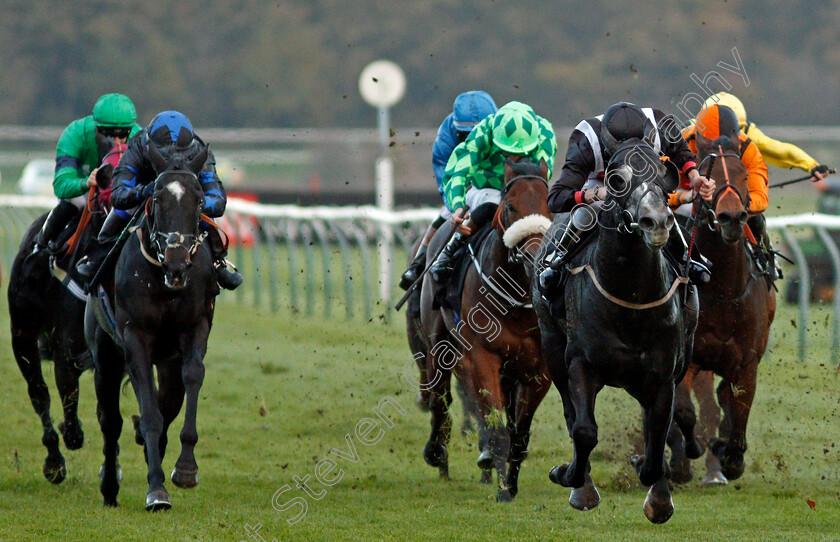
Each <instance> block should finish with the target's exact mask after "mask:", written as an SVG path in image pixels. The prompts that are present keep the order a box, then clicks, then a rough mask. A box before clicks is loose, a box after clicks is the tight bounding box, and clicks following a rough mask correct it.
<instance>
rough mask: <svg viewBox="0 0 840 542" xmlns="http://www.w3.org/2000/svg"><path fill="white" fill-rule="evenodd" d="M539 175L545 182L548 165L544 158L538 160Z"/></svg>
mask: <svg viewBox="0 0 840 542" xmlns="http://www.w3.org/2000/svg"><path fill="white" fill-rule="evenodd" d="M540 175H541V176H542V178H543V179H545V180H546V181H547V180H548V163H547V162H546V161H545V158H540Z"/></svg>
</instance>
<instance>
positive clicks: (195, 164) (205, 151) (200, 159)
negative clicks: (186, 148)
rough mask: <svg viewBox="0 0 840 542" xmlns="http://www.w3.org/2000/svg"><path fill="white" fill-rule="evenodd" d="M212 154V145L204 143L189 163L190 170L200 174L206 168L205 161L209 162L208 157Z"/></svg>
mask: <svg viewBox="0 0 840 542" xmlns="http://www.w3.org/2000/svg"><path fill="white" fill-rule="evenodd" d="M209 154H210V145H204V146H203V147H202V148H201V150H200V151H199V152H198V154H196V155H195V156H194V157H193V159H192V160H190V163H189V164H188V165H187V167H188V168H189V170H190V171H192V172H193V173H195V174H196V175H198V174H199V173H200V172H201V170H202V169H204V163H205V162H207V157H208V156H209Z"/></svg>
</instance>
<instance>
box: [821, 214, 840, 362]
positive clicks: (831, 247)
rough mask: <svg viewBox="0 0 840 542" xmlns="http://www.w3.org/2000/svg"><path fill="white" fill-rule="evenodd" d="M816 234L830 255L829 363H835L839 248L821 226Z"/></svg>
mask: <svg viewBox="0 0 840 542" xmlns="http://www.w3.org/2000/svg"><path fill="white" fill-rule="evenodd" d="M817 235H819V236H820V239H822V242H823V244H825V248H827V249H828V254H829V255H830V256H831V267H832V270H833V272H834V293H833V295H832V302H831V305H832V307H833V310H834V329H833V330H832V335H831V363H833V364H834V365H837V363H838V361H839V360H840V250H838V249H837V245H836V244H835V243H834V239H832V238H831V235H829V234H828V232H827V231H826V230H825V228H823V227H821V226H820V227H818V228H817Z"/></svg>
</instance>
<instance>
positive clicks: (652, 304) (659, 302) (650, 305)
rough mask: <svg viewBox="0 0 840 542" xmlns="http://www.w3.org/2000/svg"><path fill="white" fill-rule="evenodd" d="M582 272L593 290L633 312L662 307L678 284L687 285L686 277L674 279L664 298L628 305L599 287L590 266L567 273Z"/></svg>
mask: <svg viewBox="0 0 840 542" xmlns="http://www.w3.org/2000/svg"><path fill="white" fill-rule="evenodd" d="M584 270H585V271H586V272H587V273H589V278H591V279H592V283H593V284H594V285H595V288H597V289H598V291H599V292H601V295H603V296H604V297H606V298H607V299H608V300H610V301H612V302H613V303H615V304H616V305H618V306H620V307H624V308H626V309H633V310H644V309H652V308H654V307H659V306H660V305H664V304H665V303H667V302H668V301H669V300H670V299H671V298H672V297H673V296H674V293H676V291H677V288H678V287H679V285H680V284H688V277H677V278H675V279H674V283H673V284H671V289H670V290H668V293H667V294H665V296H664V297H661V298H659V299H657V300H656V301H651V302H650V303H630V302H628V301H624V300H623V299H619V298H617V297H615V296H614V295H612V294H611V293H609V292H608V291H607V290H605V289H604V287H603V286H602V285H601V283H600V282H598V277H596V276H595V269H593V268H592V266H591V265H589V264H586V265H582V266H580V267H575V268H573V269H569V272H570V273H571V274H572V275H577V274H578V273H580V272H581V271H584Z"/></svg>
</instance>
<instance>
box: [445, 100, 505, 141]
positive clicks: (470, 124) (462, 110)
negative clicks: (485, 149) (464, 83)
mask: <svg viewBox="0 0 840 542" xmlns="http://www.w3.org/2000/svg"><path fill="white" fill-rule="evenodd" d="M498 109H499V108H498V107H496V102H494V101H493V98H491V97H490V95H489V94H487V93H486V92H484V91H483V90H470V91H469V92H464V93H463V94H459V95H458V97H457V98H455V104H454V105H453V106H452V124H453V125H454V126H455V129H456V130H458V131H459V132H471V131H472V129H473V128H475V125H476V124H478V123H479V122H481V121H482V120H484V118H485V117H486V116H488V115H492V114H493V113H495V112H496V111H497V110H498Z"/></svg>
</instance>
